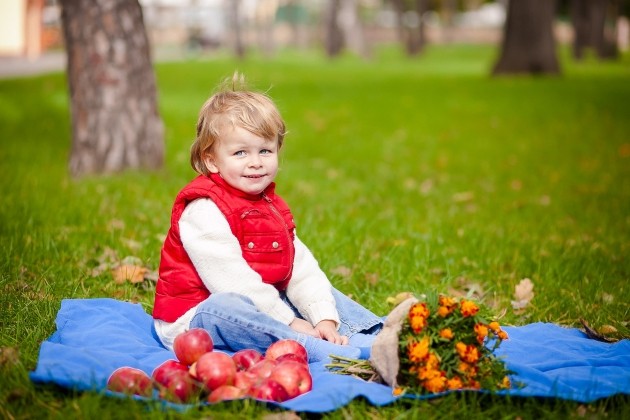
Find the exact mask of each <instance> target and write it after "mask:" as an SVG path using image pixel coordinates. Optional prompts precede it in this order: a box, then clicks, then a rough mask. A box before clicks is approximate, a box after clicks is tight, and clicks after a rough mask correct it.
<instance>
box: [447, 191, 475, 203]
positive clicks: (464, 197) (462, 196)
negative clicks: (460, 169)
mask: <svg viewBox="0 0 630 420" xmlns="http://www.w3.org/2000/svg"><path fill="white" fill-rule="evenodd" d="M452 198H453V201H454V202H456V203H465V202H467V201H471V200H473V199H474V198H475V193H473V192H472V191H464V192H459V193H455V194H453V197H452Z"/></svg>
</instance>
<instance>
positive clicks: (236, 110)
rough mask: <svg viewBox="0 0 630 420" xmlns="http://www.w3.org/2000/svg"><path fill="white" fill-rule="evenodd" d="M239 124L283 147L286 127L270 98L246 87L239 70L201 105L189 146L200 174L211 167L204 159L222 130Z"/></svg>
mask: <svg viewBox="0 0 630 420" xmlns="http://www.w3.org/2000/svg"><path fill="white" fill-rule="evenodd" d="M234 127H241V128H243V129H245V130H247V131H249V132H250V133H252V134H255V135H257V136H259V137H262V138H264V139H268V140H270V141H273V140H276V139H277V140H278V149H280V148H281V147H282V143H283V141H284V136H285V134H286V127H285V124H284V121H283V119H282V117H281V116H280V112H279V111H278V109H277V108H276V105H275V104H274V102H273V100H272V99H271V98H270V97H269V96H267V95H266V94H264V93H260V92H254V91H251V90H248V89H247V87H246V83H245V78H244V77H243V75H242V74H239V73H238V72H237V73H234V75H233V76H232V78H231V79H226V80H224V81H223V83H222V84H221V85H220V88H219V90H218V92H216V93H215V94H214V95H212V96H211V97H210V98H209V99H208V100H207V101H206V102H205V103H204V104H203V106H202V107H201V110H200V111H199V118H198V120H197V137H196V138H195V141H194V143H193V145H192V147H191V150H190V164H191V166H192V167H193V169H194V170H195V171H196V172H198V173H200V174H203V175H208V174H209V173H210V170H209V169H208V167H207V166H206V163H205V159H204V158H206V157H207V156H208V155H209V154H210V153H211V152H212V147H213V146H214V144H215V143H216V142H217V141H218V140H219V139H220V137H221V132H222V130H224V129H226V128H234Z"/></svg>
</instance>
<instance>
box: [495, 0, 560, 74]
mask: <svg viewBox="0 0 630 420" xmlns="http://www.w3.org/2000/svg"><path fill="white" fill-rule="evenodd" d="M555 3H556V2H555V1H552V0H544V1H540V0H510V1H509V2H508V10H507V17H506V21H505V27H504V29H503V42H502V44H501V56H500V58H499V61H498V62H497V64H496V65H495V67H494V70H493V74H494V75H497V74H515V73H529V74H558V73H560V66H559V65H558V59H557V56H556V43H555V39H554V35H553V22H554V18H555V11H556V4H555Z"/></svg>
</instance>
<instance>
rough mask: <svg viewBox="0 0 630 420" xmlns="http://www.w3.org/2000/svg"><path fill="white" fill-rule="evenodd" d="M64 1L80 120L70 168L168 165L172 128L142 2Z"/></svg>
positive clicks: (73, 101) (75, 121)
mask: <svg viewBox="0 0 630 420" xmlns="http://www.w3.org/2000/svg"><path fill="white" fill-rule="evenodd" d="M60 3H61V6H62V14H61V18H62V25H63V31H64V36H65V46H66V53H67V56H68V60H67V77H68V87H69V92H70V113H71V119H72V150H71V153H70V162H69V169H70V173H71V174H72V175H73V176H75V177H78V176H82V175H87V174H107V173H114V172H119V171H122V170H125V169H157V168H160V167H161V166H162V163H163V156H164V138H163V137H164V127H163V124H162V120H161V118H160V116H159V114H158V106H157V91H156V83H155V75H154V73H153V68H152V66H151V58H150V50H149V42H148V39H147V36H146V32H145V28H144V22H143V17H142V9H141V7H140V4H139V3H138V1H127V0H61V2H60Z"/></svg>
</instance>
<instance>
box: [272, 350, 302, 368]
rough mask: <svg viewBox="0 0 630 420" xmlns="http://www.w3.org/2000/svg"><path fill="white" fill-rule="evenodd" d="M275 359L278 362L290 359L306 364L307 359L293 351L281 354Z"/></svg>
mask: <svg viewBox="0 0 630 420" xmlns="http://www.w3.org/2000/svg"><path fill="white" fill-rule="evenodd" d="M276 360H277V361H278V363H282V362H285V361H289V360H291V361H294V362H298V363H302V364H303V365H306V366H308V361H307V360H306V359H304V358H303V357H301V356H298V355H297V354H295V353H287V354H283V355H282V356H280V357H278V358H277V359H276Z"/></svg>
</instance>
